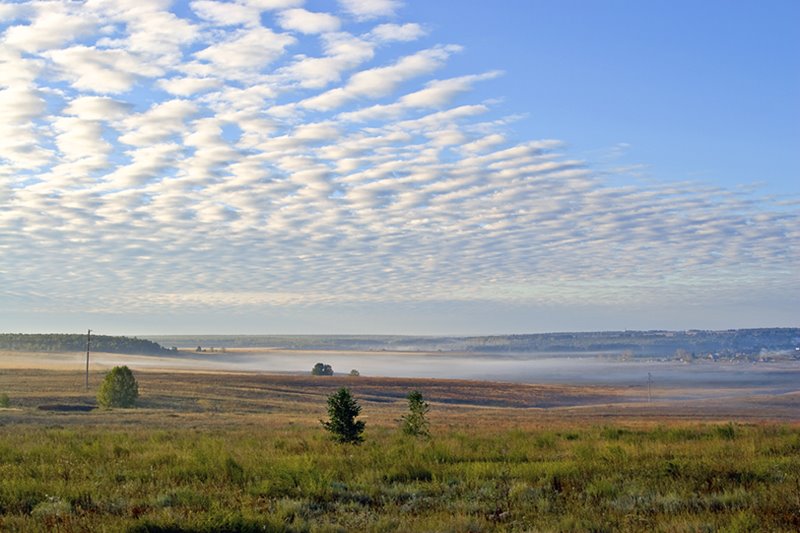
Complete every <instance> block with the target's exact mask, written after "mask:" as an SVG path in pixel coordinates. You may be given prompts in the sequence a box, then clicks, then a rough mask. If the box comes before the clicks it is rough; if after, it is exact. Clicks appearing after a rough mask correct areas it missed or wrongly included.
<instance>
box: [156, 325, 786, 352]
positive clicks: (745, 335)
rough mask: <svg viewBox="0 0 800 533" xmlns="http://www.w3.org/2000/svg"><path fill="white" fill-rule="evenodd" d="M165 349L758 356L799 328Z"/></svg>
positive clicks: (294, 338)
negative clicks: (268, 348)
mask: <svg viewBox="0 0 800 533" xmlns="http://www.w3.org/2000/svg"><path fill="white" fill-rule="evenodd" d="M149 338H151V339H152V340H154V341H157V342H160V343H161V344H163V345H165V346H180V347H195V346H202V347H207V348H255V347H261V348H263V347H272V348H279V349H284V350H320V351H323V350H356V351H431V352H435V351H442V352H468V353H470V352H472V353H484V354H491V353H496V354H502V353H541V352H555V353H560V352H563V353H566V352H572V353H575V352H578V353H580V352H587V353H588V352H610V353H618V354H623V353H628V354H630V355H632V356H658V357H660V356H674V355H675V353H676V351H678V350H684V351H686V352H688V354H689V355H691V354H697V355H700V354H717V353H720V354H725V355H733V354H758V353H760V352H762V351H770V352H774V351H783V352H792V351H795V348H797V347H799V346H800V328H755V329H732V330H722V331H709V330H687V331H667V330H650V331H598V332H574V333H532V334H521V335H487V336H472V337H458V336H403V335H203V336H197V335H191V336H190V335H186V336H150V337H149Z"/></svg>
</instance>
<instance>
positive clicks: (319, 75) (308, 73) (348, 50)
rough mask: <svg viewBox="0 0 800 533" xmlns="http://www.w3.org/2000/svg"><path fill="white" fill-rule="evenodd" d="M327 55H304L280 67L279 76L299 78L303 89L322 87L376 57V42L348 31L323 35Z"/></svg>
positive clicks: (296, 79) (292, 78) (298, 80)
mask: <svg viewBox="0 0 800 533" xmlns="http://www.w3.org/2000/svg"><path fill="white" fill-rule="evenodd" d="M322 41H323V50H324V52H325V56H324V57H305V56H301V57H299V58H297V59H296V60H295V62H293V63H292V64H290V65H288V66H286V67H284V68H282V69H280V70H279V71H278V74H279V76H282V77H286V78H287V79H288V80H289V82H290V83H291V82H292V81H297V82H299V84H300V86H301V87H303V88H310V89H319V88H323V87H326V86H328V85H329V84H331V83H334V82H337V81H339V80H340V79H341V78H342V74H343V73H344V72H346V71H348V70H352V69H354V68H356V67H357V66H359V65H360V64H362V63H364V62H365V61H368V60H370V59H372V58H373V56H374V50H373V46H372V44H370V43H368V42H367V41H364V40H362V39H359V38H358V37H354V36H353V35H350V34H348V33H329V34H326V35H323V36H322Z"/></svg>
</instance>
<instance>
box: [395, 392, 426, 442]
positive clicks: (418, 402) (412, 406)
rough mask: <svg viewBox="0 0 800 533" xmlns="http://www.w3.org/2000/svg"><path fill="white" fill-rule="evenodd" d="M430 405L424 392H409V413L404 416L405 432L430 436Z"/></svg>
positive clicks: (403, 425)
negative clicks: (428, 416)
mask: <svg viewBox="0 0 800 533" xmlns="http://www.w3.org/2000/svg"><path fill="white" fill-rule="evenodd" d="M429 410H430V406H429V405H428V402H426V401H425V400H424V399H423V398H422V393H421V392H419V391H412V392H410V393H409V394H408V414H407V415H403V417H402V421H403V424H402V427H403V433H405V434H406V435H413V436H415V437H429V436H430V431H429V430H428V418H427V415H428V411H429Z"/></svg>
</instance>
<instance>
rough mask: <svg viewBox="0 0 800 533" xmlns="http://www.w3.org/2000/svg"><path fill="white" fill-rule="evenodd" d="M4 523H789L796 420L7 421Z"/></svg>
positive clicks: (573, 526)
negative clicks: (411, 424) (578, 423)
mask: <svg viewBox="0 0 800 533" xmlns="http://www.w3.org/2000/svg"><path fill="white" fill-rule="evenodd" d="M3 433H4V434H3V439H2V443H1V444H0V458H2V463H1V464H0V479H2V487H1V488H0V528H2V529H3V530H4V531H56V530H57V531H142V532H144V531H208V532H212V531H491V530H502V531H797V530H798V529H800V454H799V453H800V431H798V430H797V428H789V427H784V426H773V425H767V426H741V425H734V424H728V425H697V424H690V425H672V426H670V427H666V426H664V427H652V428H646V429H642V428H639V429H626V428H623V427H618V426H614V427H603V426H597V427H591V428H579V427H575V428H572V429H568V428H562V429H561V430H558V431H548V430H534V431H518V430H503V431H499V432H497V431H493V430H492V429H491V428H490V427H477V428H473V429H472V430H469V431H467V430H463V431H445V432H441V431H435V435H434V437H433V438H431V439H430V440H416V439H413V438H410V437H403V436H401V435H400V434H399V433H398V432H397V431H394V430H390V429H385V428H384V429H377V430H374V431H371V432H369V433H368V435H367V441H366V442H365V443H364V444H363V445H360V446H350V445H337V444H334V443H332V442H331V441H330V440H329V439H328V438H327V436H326V435H324V434H323V433H322V432H321V431H319V430H318V429H316V428H310V427H297V428H292V427H286V428H284V429H282V430H269V431H267V430H255V431H254V430H246V431H243V430H240V431H230V430H229V431H219V430H210V431H209V430H193V429H177V430H167V429H148V428H136V429H120V428H115V429H111V430H107V429H102V428H91V429H88V430H85V429H76V428H44V427H29V428H22V429H20V428H17V429H16V430H15V431H13V432H12V431H4V432H3Z"/></svg>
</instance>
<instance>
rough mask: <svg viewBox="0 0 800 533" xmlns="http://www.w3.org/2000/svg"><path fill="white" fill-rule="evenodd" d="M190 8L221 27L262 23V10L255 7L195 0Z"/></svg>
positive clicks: (209, 0)
mask: <svg viewBox="0 0 800 533" xmlns="http://www.w3.org/2000/svg"><path fill="white" fill-rule="evenodd" d="M189 6H190V7H191V8H192V11H194V12H195V13H196V14H197V15H198V16H199V17H201V18H203V19H205V20H208V21H209V22H212V23H214V24H217V25H220V26H237V25H245V26H258V25H260V23H261V14H260V10H259V9H258V8H256V7H255V6H249V5H243V4H239V3H236V2H215V1H213V0H195V1H194V2H191V3H190V4H189Z"/></svg>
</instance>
